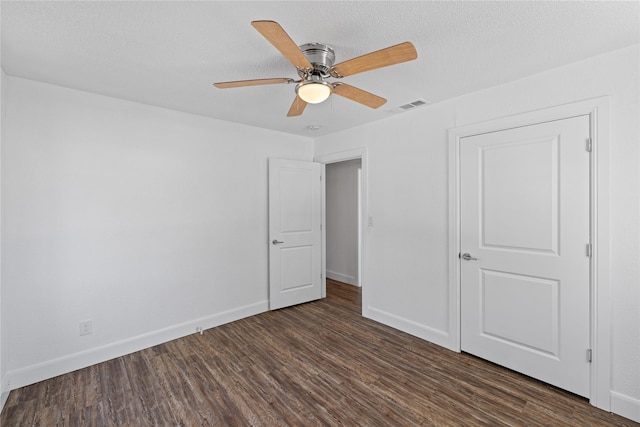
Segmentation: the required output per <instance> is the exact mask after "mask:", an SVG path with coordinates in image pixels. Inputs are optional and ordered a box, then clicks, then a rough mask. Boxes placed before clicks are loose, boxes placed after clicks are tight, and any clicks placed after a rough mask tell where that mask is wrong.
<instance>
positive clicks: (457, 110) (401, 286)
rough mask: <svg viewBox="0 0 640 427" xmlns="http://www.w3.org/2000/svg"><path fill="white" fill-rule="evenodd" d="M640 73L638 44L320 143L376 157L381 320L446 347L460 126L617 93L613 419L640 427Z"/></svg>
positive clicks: (374, 297)
mask: <svg viewBox="0 0 640 427" xmlns="http://www.w3.org/2000/svg"><path fill="white" fill-rule="evenodd" d="M639 70H640V61H639V47H638V46H633V47H630V48H625V49H621V50H618V51H615V52H611V53H609V54H606V55H601V56H598V57H594V58H591V59H588V60H586V61H582V62H579V63H575V64H572V65H569V66H566V67H562V68H558V69H555V70H551V71H548V72H545V73H541V74H537V75H534V76H531V77H529V78H526V79H522V80H519V81H516V82H513V83H510V84H505V85H502V86H499V87H495V88H491V89H488V90H485V91H482V92H477V93H473V94H470V95H466V96H462V97H460V98H457V99H454V100H451V101H448V102H443V103H439V104H435V105H432V106H428V107H424V108H422V109H417V110H414V111H411V112H407V113H404V114H401V115H397V116H393V117H390V118H388V119H386V120H383V121H380V122H376V123H372V124H369V125H365V126H361V127H358V128H355V129H351V130H348V131H344V132H341V133H339V134H333V135H328V136H325V137H322V138H319V139H318V140H316V148H315V155H316V156H322V155H326V154H329V153H334V152H339V151H343V150H347V149H351V148H355V147H368V170H369V172H368V175H369V176H368V180H369V181H368V188H369V194H368V197H369V214H370V215H371V216H373V217H374V227H371V228H369V230H368V233H369V234H368V260H367V263H366V265H368V266H369V267H368V271H367V274H366V277H368V278H369V279H368V282H367V283H364V284H363V286H366V287H367V289H368V292H369V301H370V306H369V310H368V312H369V315H370V316H371V317H372V318H375V319H377V320H379V321H382V322H384V323H387V324H390V325H392V326H395V327H398V328H401V329H403V330H405V331H407V332H410V333H413V334H415V335H418V336H421V337H423V338H425V339H429V340H431V341H434V342H436V343H440V344H443V345H445V344H446V337H447V336H448V333H449V325H448V322H447V318H448V315H449V313H448V306H449V304H448V295H447V289H448V288H447V286H448V282H449V278H448V274H447V268H448V265H447V253H448V249H447V247H448V241H447V236H448V230H449V224H448V212H447V206H448V171H447V165H448V152H447V131H448V129H449V128H453V127H456V126H460V125H465V124H470V123H476V122H481V121H485V120H488V119H493V118H498V117H504V116H508V115H513V114H517V113H521V112H526V111H532V110H538V109H543V108H547V107H551V106H556V105H561V104H566V103H571V102H576V101H580V100H584V99H589V98H596V97H599V96H603V95H609V96H610V97H611V103H612V123H611V124H612V129H613V135H612V144H611V146H612V149H611V162H612V168H611V171H612V173H611V177H610V179H611V184H612V185H611V194H610V196H611V206H610V209H611V236H610V244H611V260H612V266H611V268H612V271H611V286H612V312H613V319H612V358H613V360H612V392H611V398H612V410H614V411H615V412H618V413H620V414H622V415H624V416H627V417H629V418H633V419H635V420H636V421H640V315H639V311H640V310H639V305H640V293H639V292H640V291H639V286H638V284H639V283H640V267H639V263H638V252H639V250H640V230H639V224H640V216H639V205H640V203H639V200H638V198H639V194H640V177H639V174H638V171H639V169H640V168H639V167H638V166H639V163H638V159H639V157H640V156H639V150H638V145H639V141H640V129H639V117H640V108H639V104H640V101H639V99H638V97H639V91H640V88H639V80H640V79H639V74H638V73H639ZM423 95H424V96H425V97H426V98H428V94H423ZM399 189H402V191H399Z"/></svg>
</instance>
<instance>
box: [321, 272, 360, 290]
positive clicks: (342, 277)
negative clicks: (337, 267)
mask: <svg viewBox="0 0 640 427" xmlns="http://www.w3.org/2000/svg"><path fill="white" fill-rule="evenodd" d="M327 278H328V279H332V280H337V281H338V282H342V283H346V284H348V285H353V286H359V285H358V281H357V280H356V278H355V277H353V276H350V275H348V274H342V273H338V272H336V271H331V270H327Z"/></svg>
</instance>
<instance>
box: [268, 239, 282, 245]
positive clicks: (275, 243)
mask: <svg viewBox="0 0 640 427" xmlns="http://www.w3.org/2000/svg"><path fill="white" fill-rule="evenodd" d="M271 243H272V244H274V245H279V244H280V243H284V242H281V241H279V240H276V239H273V240H272V241H271Z"/></svg>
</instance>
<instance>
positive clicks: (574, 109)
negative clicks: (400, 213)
mask: <svg viewBox="0 0 640 427" xmlns="http://www.w3.org/2000/svg"><path fill="white" fill-rule="evenodd" d="M610 104H611V101H610V98H609V97H608V96H605V97H599V98H594V99H588V100H584V101H579V102H575V103H571V104H565V105H560V106H555V107H550V108H546V109H543V110H536V111H531V112H525V113H521V114H516V115H513V116H508V117H501V118H497V119H494V120H489V121H485V122H480V123H474V124H469V125H465V126H460V127H456V128H453V129H450V130H449V307H448V309H449V341H448V345H447V347H448V348H449V349H451V350H454V351H457V352H460V351H461V342H460V265H461V264H460V259H459V253H460V234H461V230H460V218H461V216H460V195H461V191H460V144H461V140H462V139H463V138H465V137H469V136H474V135H481V134H485V133H490V132H496V131H501V130H506V129H513V128H518V127H523V126H529V125H533V124H538V123H544V122H550V121H556V120H563V119H567V118H571V117H577V116H589V125H590V135H591V139H592V152H591V158H590V168H591V177H590V180H591V181H590V197H591V205H590V212H589V214H590V218H591V224H590V234H591V244H592V245H593V253H592V262H591V267H590V268H591V271H590V273H591V283H590V291H591V301H590V311H591V316H590V317H591V318H590V322H591V332H590V340H591V348H592V351H593V361H592V363H591V372H590V376H591V383H590V403H591V404H592V405H594V406H596V407H598V408H601V409H603V410H606V411H609V410H610V408H611V401H610V400H611V398H610V389H611V366H610V364H611V309H610V300H611V297H610V288H611V283H610V265H611V260H610V229H609V227H610V226H609V220H610V208H609V182H610V178H609V174H610V164H609V151H610V139H611V137H610V132H611V125H610V123H611V122H610V120H611V119H610V108H611V107H610ZM585 149H586V147H585Z"/></svg>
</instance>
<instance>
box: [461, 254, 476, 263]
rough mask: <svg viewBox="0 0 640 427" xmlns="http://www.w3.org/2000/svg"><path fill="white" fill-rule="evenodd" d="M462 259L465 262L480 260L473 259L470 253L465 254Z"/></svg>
mask: <svg viewBox="0 0 640 427" xmlns="http://www.w3.org/2000/svg"><path fill="white" fill-rule="evenodd" d="M460 258H462V259H463V260H465V261H477V260H478V258H474V257H472V256H471V254H470V253H468V252H465V253H463V254H462V255H461V256H460Z"/></svg>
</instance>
